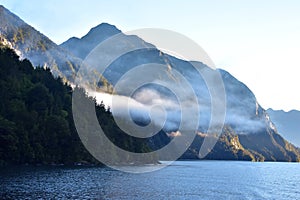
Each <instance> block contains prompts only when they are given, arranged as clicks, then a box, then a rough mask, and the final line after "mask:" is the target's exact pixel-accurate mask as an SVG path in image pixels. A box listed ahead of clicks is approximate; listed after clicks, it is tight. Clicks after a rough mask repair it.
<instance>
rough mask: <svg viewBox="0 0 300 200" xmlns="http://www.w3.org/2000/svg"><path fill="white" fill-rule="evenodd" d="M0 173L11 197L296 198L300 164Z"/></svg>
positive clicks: (0, 191)
mask: <svg viewBox="0 0 300 200" xmlns="http://www.w3.org/2000/svg"><path fill="white" fill-rule="evenodd" d="M147 167H151V166H147ZM0 177H1V180H0V196H1V197H2V198H11V199H24V198H25V199H26V198H27V199H36V198H43V199H44V198H45V199H48V198H54V199H55V198H57V199H60V198H64V199H65V198H68V199H300V164H299V163H268V162H266V163H253V162H236V161H177V162H174V163H173V164H172V165H170V166H168V167H166V168H164V169H162V170H159V171H156V172H151V173H144V174H129V173H125V172H120V171H116V170H113V169H110V168H100V167H15V168H9V169H1V170H0Z"/></svg>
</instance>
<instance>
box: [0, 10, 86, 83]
mask: <svg viewBox="0 0 300 200" xmlns="http://www.w3.org/2000/svg"><path fill="white" fill-rule="evenodd" d="M0 41H1V42H2V43H4V44H7V45H9V46H10V47H11V48H13V49H15V51H16V52H17V53H18V55H19V56H20V57H21V58H28V59H29V60H30V61H31V62H32V63H33V65H34V66H42V67H49V68H50V69H51V71H52V73H53V74H54V75H56V76H61V77H67V78H68V79H72V77H73V76H74V74H75V73H76V70H77V69H78V67H79V66H80V64H81V59H79V58H76V57H75V56H73V55H72V54H70V53H69V52H67V51H66V50H65V49H63V48H61V47H59V46H58V45H57V44H55V43H54V42H52V41H51V40H50V39H49V38H48V37H46V36H45V35H43V34H42V33H40V32H38V31H37V30H35V29H34V28H33V27H31V26H30V25H28V24H26V23H25V22H24V21H23V20H21V19H20V18H19V17H18V16H16V15H14V14H13V13H11V12H10V11H9V10H7V9H6V8H5V7H3V6H2V5H0Z"/></svg>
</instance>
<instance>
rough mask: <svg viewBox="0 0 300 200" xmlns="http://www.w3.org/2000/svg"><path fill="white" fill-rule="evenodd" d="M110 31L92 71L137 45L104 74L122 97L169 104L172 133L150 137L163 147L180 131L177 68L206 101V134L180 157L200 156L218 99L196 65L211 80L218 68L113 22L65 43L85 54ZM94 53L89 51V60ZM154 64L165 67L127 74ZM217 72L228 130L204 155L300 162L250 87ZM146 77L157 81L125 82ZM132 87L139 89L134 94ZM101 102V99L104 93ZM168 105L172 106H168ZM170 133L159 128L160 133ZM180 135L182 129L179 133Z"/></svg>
mask: <svg viewBox="0 0 300 200" xmlns="http://www.w3.org/2000/svg"><path fill="white" fill-rule="evenodd" d="M106 29H107V30H106ZM116 34H118V35H116ZM109 35H110V36H115V37H116V38H117V40H116V41H112V44H111V45H110V46H105V47H106V48H100V50H101V51H100V50H98V49H94V50H93V54H95V53H96V54H95V55H96V56H95V58H94V59H95V60H92V62H91V63H93V69H94V70H98V69H101V67H103V66H105V65H106V60H109V59H110V58H109V56H111V55H112V54H114V52H117V51H120V49H121V51H122V50H125V51H126V50H127V49H132V48H133V49H135V50H134V51H130V52H126V53H125V54H122V55H120V56H119V57H117V58H116V59H115V60H113V62H111V63H110V64H109V66H107V68H106V69H105V71H104V72H103V76H104V77H105V78H106V79H107V80H108V82H110V83H111V84H112V85H113V86H116V85H118V86H120V85H121V86H124V87H122V88H121V89H118V90H117V91H116V93H117V94H118V95H121V96H126V97H128V98H131V99H132V100H133V101H135V102H136V104H142V105H143V106H146V107H147V106H148V107H151V106H153V105H155V103H156V102H164V106H165V107H166V109H167V120H166V123H165V124H164V128H163V130H164V131H165V132H166V133H167V135H168V137H167V138H166V137H165V136H164V135H161V137H157V138H159V139H160V140H159V141H157V140H150V145H151V146H152V148H153V149H157V146H163V145H162V144H168V143H169V142H170V141H171V140H172V138H174V137H176V136H174V137H173V134H170V133H175V135H177V133H178V129H179V122H180V117H181V113H180V111H179V108H180V106H179V104H178V101H177V100H176V95H175V96H174V94H172V91H170V90H172V89H174V91H175V90H176V87H177V88H179V87H182V85H181V84H182V82H180V81H178V80H176V77H175V76H174V74H175V72H179V73H180V74H182V75H183V77H184V79H185V80H187V81H188V83H189V84H190V85H191V87H192V88H193V91H194V92H195V95H196V97H197V102H201V103H200V107H201V110H200V116H201V117H202V118H201V119H200V120H199V127H198V131H199V133H201V134H197V136H196V139H195V140H194V142H193V143H192V145H191V146H190V147H189V148H188V150H187V151H186V153H185V154H184V155H183V156H182V157H181V158H182V159H187V158H189V159H191V158H198V157H199V155H198V152H199V147H200V146H201V144H202V142H203V140H204V139H205V138H206V137H208V136H207V134H206V131H208V122H209V120H210V119H211V115H210V113H211V111H212V110H211V105H212V103H213V102H212V100H211V96H210V91H209V88H208V87H207V86H206V80H205V79H204V78H203V77H202V76H201V75H199V72H197V71H196V70H195V68H194V66H192V65H195V66H197V67H198V68H199V69H200V71H201V73H202V75H205V76H207V77H210V78H212V77H214V73H215V71H214V70H212V69H211V68H209V67H207V66H206V65H205V64H203V63H201V62H196V61H193V62H187V61H185V60H181V59H179V58H176V57H174V56H171V55H168V54H166V53H164V52H162V51H160V50H159V49H157V48H156V47H155V46H153V45H151V44H149V43H147V42H145V41H143V40H142V39H141V38H139V37H137V36H134V35H125V34H123V33H121V32H120V31H119V30H118V29H117V28H116V27H115V26H112V25H108V24H101V25H99V26H97V27H95V28H93V29H92V30H91V31H90V32H89V33H87V34H86V35H85V36H83V37H82V38H81V39H78V38H77V39H72V38H71V39H69V40H68V41H66V42H65V43H63V44H62V45H61V46H62V47H64V48H66V49H67V50H68V51H70V52H72V53H73V54H75V55H77V56H78V57H80V58H85V57H86V56H87V55H88V54H89V52H88V51H87V49H93V48H95V47H97V46H98V45H99V44H100V43H101V42H103V40H104V39H103V38H108V36H109ZM87 38H88V39H87ZM87 47H88V48H87ZM98 47H99V46H98ZM97 51H99V52H97ZM91 57H92V56H91V55H90V57H89V59H91ZM149 63H156V64H160V65H164V66H165V70H162V71H160V72H159V73H158V74H157V73H156V72H153V71H155V70H154V69H156V68H154V67H155V65H150V66H148V68H146V67H145V68H144V70H141V71H138V72H136V71H135V74H134V75H133V76H129V77H126V78H125V79H124V77H123V75H124V74H126V72H130V71H131V72H132V70H133V69H135V67H136V66H143V65H144V64H149ZM217 71H218V72H219V74H220V75H221V78H222V80H223V82H224V87H225V92H226V117H225V128H224V129H223V132H222V135H221V137H220V138H219V139H217V140H218V141H217V144H216V146H215V147H214V148H213V150H212V151H211V152H210V153H209V154H208V155H207V156H206V157H205V158H204V159H231V160H232V159H237V160H266V161H276V160H277V161H298V160H299V159H300V154H299V150H298V149H297V148H296V147H294V146H293V145H291V144H289V143H288V142H287V141H286V140H285V139H284V138H283V137H281V136H280V135H279V134H278V132H277V130H276V128H275V125H274V124H273V122H272V121H271V119H270V117H269V115H268V114H267V112H266V111H265V110H264V109H263V108H262V107H261V106H260V105H259V103H258V102H257V100H256V98H255V95H254V94H253V93H252V92H251V90H250V89H249V88H248V87H247V86H246V85H245V84H243V83H242V82H240V81H239V80H237V79H236V78H235V77H233V76H232V75H231V74H230V73H228V72H227V71H225V70H222V69H217ZM145 79H147V80H152V81H153V82H154V84H146V85H143V86H141V87H139V88H138V89H136V88H135V87H136V85H135V83H133V84H132V85H131V82H130V81H129V82H128V81H127V82H126V80H131V81H133V82H138V83H142V82H143V80H145ZM122 81H124V82H122ZM161 82H165V83H166V84H167V86H169V87H170V88H171V89H168V88H165V87H162V86H158V84H159V83H161ZM178 82H180V84H178ZM155 83H157V84H155ZM129 91H134V92H133V93H130V92H129ZM181 93H182V94H185V95H183V96H184V97H182V99H181V101H182V102H181V103H182V104H186V105H188V107H190V108H195V109H196V108H197V103H196V104H194V103H193V102H192V101H191V100H190V97H191V96H193V94H192V93H189V92H188V90H186V91H183V90H182V91H181ZM100 96H101V95H100ZM98 100H99V101H101V97H99V98H98ZM116 101H117V100H116ZM169 104H170V107H168V106H169ZM118 106H119V105H118ZM112 108H114V106H112ZM131 109H132V112H131V117H133V119H134V121H139V122H140V123H142V124H148V123H149V122H150V121H151V120H153V121H154V122H155V121H156V122H157V124H159V120H156V119H150V118H149V116H150V113H149V112H148V111H145V110H140V109H136V108H134V106H132V107H131ZM115 110H116V109H115ZM115 113H119V114H120V115H122V111H116V112H115ZM195 119H196V118H194V116H193V115H192V114H191V115H190V116H188V117H187V119H186V121H185V123H189V122H192V121H195ZM166 133H162V132H160V133H159V134H166ZM180 134H181V133H178V135H180ZM157 138H156V139H157Z"/></svg>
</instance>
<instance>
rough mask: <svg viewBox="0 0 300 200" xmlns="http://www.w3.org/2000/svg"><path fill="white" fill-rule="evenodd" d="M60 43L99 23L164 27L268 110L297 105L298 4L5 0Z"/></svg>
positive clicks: (207, 0) (299, 104)
mask: <svg viewBox="0 0 300 200" xmlns="http://www.w3.org/2000/svg"><path fill="white" fill-rule="evenodd" d="M0 4H2V5H4V6H5V7H6V8H8V9H9V10H11V11H12V12H14V13H15V14H17V15H18V16H19V17H21V18H22V19H23V20H24V21H26V22H27V23H29V24H30V25H32V26H33V27H35V28H36V29H37V30H39V31H40V32H42V33H44V34H45V35H47V36H48V37H49V38H50V39H52V40H53V41H54V42H56V43H58V44H60V43H61V42H63V41H65V40H67V39H68V38H69V37H72V36H77V37H81V36H83V35H84V34H86V33H87V32H88V31H89V29H90V28H91V27H94V26H96V25H98V24H100V23H102V22H108V23H110V24H114V25H116V26H117V27H118V28H119V29H121V30H122V31H130V30H133V29H139V28H149V27H155V28H164V29H170V30H173V31H177V32H179V33H182V34H184V35H186V36H187V37H189V38H191V39H193V40H194V41H196V42H197V43H198V44H199V45H200V46H202V48H203V49H204V50H205V51H206V52H207V53H208V55H209V56H210V57H211V58H212V59H213V61H214V62H215V64H216V66H217V67H218V68H223V69H225V70H227V71H229V72H230V73H232V74H233V75H234V76H236V77H237V78H238V79H239V80H241V81H243V82H244V83H246V84H247V85H248V86H249V88H250V89H251V90H252V91H253V92H254V93H255V95H256V97H257V99H258V101H259V103H261V104H262V106H263V107H264V108H268V107H272V108H274V109H284V110H290V109H299V110H300V90H299V87H300V78H299V73H298V71H299V68H300V59H299V57H300V55H299V54H300V1H297V0H294V1H291V0H286V1H283V0H282V1H274V0H273V1H271V0H264V1H259V0H251V1H241V0H226V1H224V0H218V1H217V0H205V1H204V0H190V1H181V0H163V1H162V0H160V1H159V0H152V1H142V0H140V1H138V0H135V1H134V0H131V1H130V0H123V1H122V0H119V1H115V0H110V1H101V0H90V1H89V0H86V1H79V0H70V1H68V0H65V1H61V0H49V1H40V0H27V1H19V0H0Z"/></svg>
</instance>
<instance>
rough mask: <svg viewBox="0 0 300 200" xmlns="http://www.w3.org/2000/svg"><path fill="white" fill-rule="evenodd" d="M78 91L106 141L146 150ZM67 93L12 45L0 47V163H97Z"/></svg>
mask: <svg viewBox="0 0 300 200" xmlns="http://www.w3.org/2000/svg"><path fill="white" fill-rule="evenodd" d="M79 90H81V89H79ZM81 91H82V93H83V95H84V97H85V98H87V99H88V100H90V101H93V103H94V104H95V107H96V112H97V116H98V121H99V122H100V124H101V127H102V128H103V129H104V131H105V133H108V135H107V136H108V137H109V138H110V139H111V140H113V141H117V145H118V146H120V147H122V148H124V149H127V150H129V151H133V152H147V151H150V149H149V147H148V146H147V144H146V141H144V140H141V139H140V140H138V139H136V138H132V137H128V136H126V135H125V134H124V133H122V131H121V130H120V129H118V127H117V125H116V124H115V122H114V120H113V117H112V115H111V113H110V112H109V111H107V110H106V109H105V107H104V105H96V103H95V99H93V98H90V97H87V95H86V94H85V93H84V90H81ZM72 92H73V91H72V88H71V87H70V86H68V85H67V84H63V83H62V80H61V79H60V78H54V77H53V76H52V74H51V72H50V70H49V69H42V68H36V69H34V68H33V67H32V65H31V63H30V62H29V61H28V60H22V61H20V60H19V57H18V56H17V55H16V54H15V52H14V51H13V50H11V49H9V48H7V47H4V46H0V96H1V101H0V165H6V164H25V163H28V164H52V163H54V164H59V163H63V164H73V163H76V162H88V163H98V162H97V161H96V160H95V159H94V158H93V157H92V156H91V155H90V154H89V153H88V152H87V151H86V149H85V148H84V147H83V145H82V143H81V141H80V139H79V137H78V134H77V132H76V129H75V126H74V122H73V116H72V104H71V103H72V96H71V95H72ZM105 151H109V153H110V155H111V156H118V155H117V154H116V153H115V152H111V151H113V150H105Z"/></svg>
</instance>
